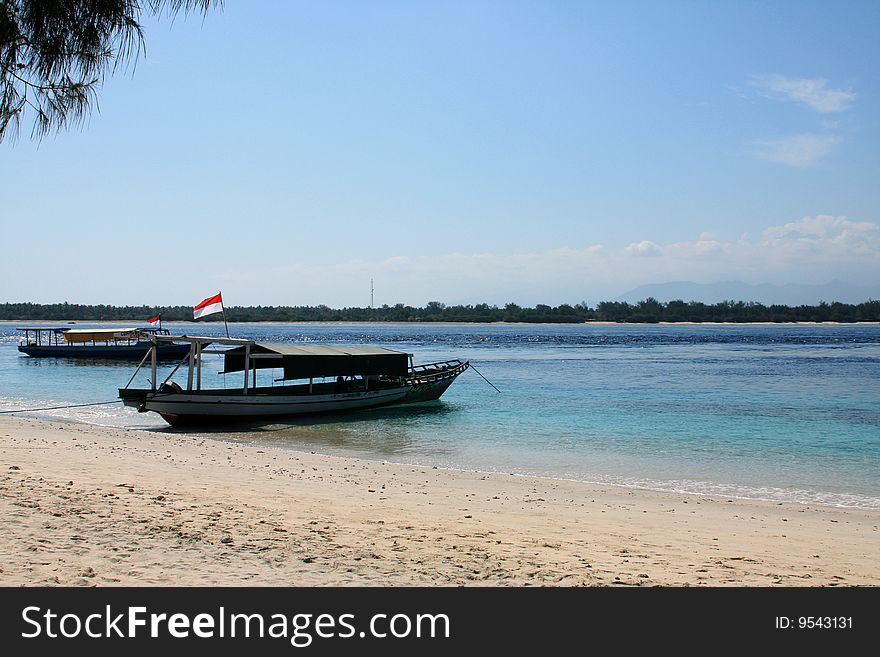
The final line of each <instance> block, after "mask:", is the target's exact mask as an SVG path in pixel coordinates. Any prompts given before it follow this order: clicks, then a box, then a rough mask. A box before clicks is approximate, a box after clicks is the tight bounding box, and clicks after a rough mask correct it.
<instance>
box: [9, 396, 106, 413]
mask: <svg viewBox="0 0 880 657" xmlns="http://www.w3.org/2000/svg"><path fill="white" fill-rule="evenodd" d="M120 403H122V400H121V399H114V400H113V401H103V402H92V403H90V404H68V405H67V406H46V407H44V408H15V409H12V410H11V411H0V414H3V415H5V414H6V413H33V412H35V411H57V410H60V409H62V408H82V407H83V406H105V405H107V404H120Z"/></svg>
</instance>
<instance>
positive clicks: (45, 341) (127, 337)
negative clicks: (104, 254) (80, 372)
mask: <svg viewBox="0 0 880 657" xmlns="http://www.w3.org/2000/svg"><path fill="white" fill-rule="evenodd" d="M16 330H18V331H24V339H23V340H22V342H21V343H20V344H19V345H18V350H19V351H20V352H22V353H24V354H27V355H28V356H35V357H37V358H42V357H54V358H94V359H102V358H112V359H114V360H138V359H139V358H143V357H144V355H145V354H147V353H149V351H150V348H151V346H152V342H151V341H150V338H151V337H153V336H167V335H170V331H168V329H162V328H93V329H79V328H70V327H69V326H24V327H21V328H18V329H16ZM188 352H189V345H188V344H175V343H174V342H170V341H163V342H162V344H161V345H160V347H159V350H158V353H157V356H158V357H159V358H160V359H162V360H164V359H168V358H180V357H181V356H182V355H183V354H186V353H188Z"/></svg>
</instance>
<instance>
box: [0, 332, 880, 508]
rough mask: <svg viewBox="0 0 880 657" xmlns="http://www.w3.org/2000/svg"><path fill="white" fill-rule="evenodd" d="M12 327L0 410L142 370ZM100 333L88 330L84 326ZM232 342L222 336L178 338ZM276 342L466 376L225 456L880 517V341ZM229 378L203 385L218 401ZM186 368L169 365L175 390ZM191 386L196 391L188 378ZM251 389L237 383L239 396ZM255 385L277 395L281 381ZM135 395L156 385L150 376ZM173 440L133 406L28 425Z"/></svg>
mask: <svg viewBox="0 0 880 657" xmlns="http://www.w3.org/2000/svg"><path fill="white" fill-rule="evenodd" d="M16 325H17V324H10V323H0V409H3V410H7V409H12V408H15V409H30V408H38V407H39V408H42V407H47V406H61V405H68V404H76V403H87V402H96V401H109V400H113V399H115V395H116V388H118V387H121V386H124V385H125V384H126V382H127V381H128V379H129V377H130V376H131V374H132V372H133V370H134V364H133V363H113V362H109V361H105V362H95V361H91V362H88V363H86V362H82V361H75V360H66V359H35V358H29V357H26V356H24V355H21V354H19V353H18V351H17V349H16V346H17V344H18V336H17V335H16V332H15V330H14V327H15V326H16ZM78 326H82V327H87V326H89V325H88V324H78ZM166 326H167V327H168V328H171V329H172V332H181V333H191V334H201V335H220V334H221V333H222V331H223V326H222V324H221V325H216V324H204V325H200V326H198V327H195V326H194V325H192V324H181V325H177V326H175V325H166ZM230 330H231V332H232V334H233V335H234V336H235V337H247V338H254V339H256V340H260V341H265V342H323V343H331V344H372V345H381V346H387V347H389V348H392V349H399V350H402V351H408V352H410V353H413V354H414V356H415V361H416V363H419V362H431V361H434V360H445V359H447V358H457V357H460V358H467V359H470V360H471V362H472V363H473V364H474V365H475V366H476V368H477V369H478V370H479V371H480V372H481V373H482V374H483V375H485V376H486V377H487V378H488V379H489V380H490V381H492V383H494V384H495V385H496V386H497V387H498V388H499V389H500V390H501V393H498V392H496V391H495V390H493V389H492V388H491V387H490V386H489V385H488V384H487V383H486V382H485V381H484V380H483V379H481V378H480V377H479V376H478V375H477V374H476V373H475V372H465V374H464V375H462V376H461V377H460V378H459V379H458V380H457V381H456V382H455V383H454V384H453V385H452V387H451V388H450V389H449V390H448V392H447V393H446V394H445V395H444V397H443V399H442V400H441V401H440V402H436V403H432V404H427V405H420V406H417V407H408V408H406V407H404V408H396V409H377V410H372V411H363V412H359V413H356V414H352V415H348V416H344V417H335V418H334V417H319V418H310V419H300V420H295V421H291V422H287V423H283V424H272V425H267V426H263V427H260V428H258V429H255V428H247V429H243V430H242V429H239V430H233V431H228V432H216V431H215V432H212V433H211V435H213V436H215V437H217V438H221V439H224V440H234V441H240V442H248V443H260V444H264V445H273V446H278V447H287V448H292V449H309V450H314V451H318V452H322V453H327V454H338V455H345V456H356V457H366V458H372V459H384V460H390V461H399V462H406V463H418V464H422V465H436V466H438V467H449V468H460V469H471V470H482V471H499V472H513V473H520V474H534V475H541V476H549V477H557V478H568V479H577V480H584V481H593V482H601V483H609V484H619V485H627V486H633V487H645V488H652V489H659V490H674V491H682V492H691V493H701V494H713V495H725V496H736V497H748V498H760V499H772V500H785V501H799V502H805V503H820V504H829V505H840V506H852V507H862V508H874V509H880V474H878V472H880V467H878V466H880V327H878V326H876V325H833V326H832V325H819V326H816V325H780V326H765V325H753V326H717V325H713V326H703V325H680V326H679V325H676V326H667V325H610V326H609V325H592V324H590V325H434V324H427V325H426V324H419V325H415V324H403V325H384V324H383V325H376V324H367V325H363V324H348V325H338V324H334V325H314V324H312V325H305V324H288V325H276V324H240V325H231V326H230ZM214 358H215V360H216V362H215V365H216V367H207V368H205V372H204V373H203V377H204V384H205V385H222V384H223V381H224V379H223V376H222V375H219V374H217V371H218V370H219V369H220V367H219V357H214ZM172 366H173V364H169V365H165V366H164V367H163V370H164V371H165V372H166V373H167V372H168V371H170V368H171V367H172ZM177 380H178V381H185V375H184V376H183V377H181V376H180V374H178V376H177ZM240 380H241V375H228V376H227V378H226V384H227V385H230V386H234V385H238V384H239V382H240ZM259 383H260V385H271V383H272V374H271V370H266V371H262V372H261V373H260V379H259ZM133 385H146V376H145V373H143V372H142V373H141V375H139V377H138V378H137V379H136V382H135V383H134V384H133ZM30 414H31V415H34V416H39V417H55V418H64V419H72V420H77V421H83V422H90V423H95V424H103V425H112V426H127V427H138V428H148V429H153V430H157V431H174V430H172V429H169V428H166V425H165V423H164V422H163V421H162V420H161V418H158V417H157V416H154V415H153V414H138V413H137V412H135V411H134V410H133V409H128V408H124V407H122V406H121V405H120V404H112V405H104V406H93V407H87V408H70V409H60V410H50V411H37V412H32V413H30Z"/></svg>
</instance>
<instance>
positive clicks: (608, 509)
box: [0, 416, 880, 586]
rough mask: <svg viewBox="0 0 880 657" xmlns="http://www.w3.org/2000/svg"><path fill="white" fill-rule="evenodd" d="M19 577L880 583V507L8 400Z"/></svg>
mask: <svg viewBox="0 0 880 657" xmlns="http://www.w3.org/2000/svg"><path fill="white" fill-rule="evenodd" d="M0 513H2V517H3V518H4V519H5V522H4V523H3V531H2V534H0V585H5V586H19V585H24V586H47V585H49V586H52V585H67V586H94V585H98V586H108V585H109V586H112V585H128V586H139V585H181V586H196V585H201V586H208V585H220V586H235V585H268V586H322V585H342V586H349V585H354V586H356V585H373V586H377V585H381V586H388V585H391V586H416V585H442V586H449V585H452V586H466V585H480V586H656V585H662V586H702V585H712V586H854V585H872V586H877V585H880V529H878V526H880V512H877V511H862V510H854V509H838V508H831V507H821V506H804V505H799V504H779V503H775V502H758V501H747V500H737V499H730V498H709V497H705V496H696V495H679V494H673V493H659V492H651V491H641V490H629V489H625V488H616V487H611V486H599V485H595V484H586V483H580V482H569V481H557V480H550V479H539V478H532V477H522V476H513V475H504V474H486V473H479V472H466V471H452V470H438V469H433V468H426V467H419V466H410V465H400V464H391V463H386V462H381V461H367V460H360V459H348V458H339V457H332V456H323V455H319V454H312V453H309V452H307V451H304V452H296V451H290V450H281V449H276V448H271V447H264V446H259V445H241V444H229V443H224V442H221V441H216V440H211V439H208V438H205V437H204V436H200V435H199V434H192V433H190V434H183V433H176V434H171V433H157V432H147V431H137V430H126V429H117V428H106V427H96V426H91V425H84V424H72V423H70V424H66V423H58V422H45V421H39V420H34V419H28V418H21V417H11V416H2V417H0Z"/></svg>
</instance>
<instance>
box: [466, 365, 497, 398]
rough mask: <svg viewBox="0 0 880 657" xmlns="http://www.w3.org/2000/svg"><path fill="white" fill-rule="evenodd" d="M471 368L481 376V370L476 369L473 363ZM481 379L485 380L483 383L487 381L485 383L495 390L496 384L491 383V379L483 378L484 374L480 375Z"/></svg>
mask: <svg viewBox="0 0 880 657" xmlns="http://www.w3.org/2000/svg"><path fill="white" fill-rule="evenodd" d="M470 366H471V369H472V370H473V371H474V372H476V373H477V374H480V370H478V369H477V368H476V367H474V364H473V363H471V364H470ZM480 377H481V378H482V379H483V381H485V382H486V383H488V384H489V385H490V386H492V387H493V388H495V384H494V383H492V382H491V381H490V380H489V379H487V378H486V377H485V376H483V375H482V374H480ZM495 390H496V391H497V392H501V391H500V390H498V388H495Z"/></svg>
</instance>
